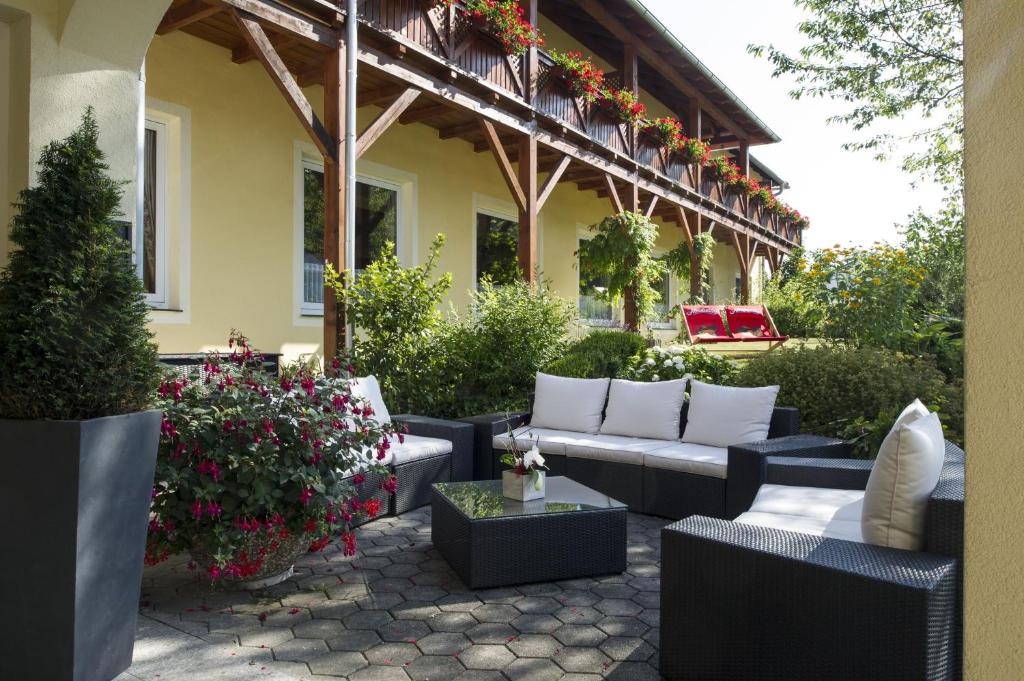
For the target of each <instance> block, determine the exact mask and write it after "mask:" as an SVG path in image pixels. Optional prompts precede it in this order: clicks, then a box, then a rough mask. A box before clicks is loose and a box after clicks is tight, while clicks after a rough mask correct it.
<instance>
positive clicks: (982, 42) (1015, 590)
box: [964, 0, 1024, 681]
mask: <svg viewBox="0 0 1024 681" xmlns="http://www.w3.org/2000/svg"><path fill="white" fill-rule="evenodd" d="M964 10H965V24H964V38H965V49H966V54H965V55H964V64H965V66H966V76H967V78H966V80H967V83H966V174H967V199H966V206H967V315H966V318H967V326H966V329H967V346H966V360H967V364H966V375H967V391H966V405H967V433H966V437H967V508H966V517H967V528H966V529H967V538H966V566H965V569H964V599H965V608H966V614H965V618H966V620H965V625H964V634H965V646H966V655H965V674H966V678H967V679H968V680H969V681H1014V680H1016V679H1020V678H1022V677H1024V577H1022V573H1021V565H1022V557H1024V494H1022V493H1021V490H1022V489H1024V465H1022V459H1021V443H1022V442H1024V408H1022V406H1021V405H1022V402H1021V399H1020V393H1021V385H1022V384H1024V363H1022V362H1020V361H1019V359H1018V358H1016V357H1014V353H1013V352H1012V350H1008V346H1007V342H1008V341H1011V342H1012V340H1011V339H1017V338H1020V337H1021V334H1024V296H1022V295H1021V266H1022V264H1024V239H1022V238H1021V235H1020V230H1019V228H1020V224H1021V217H1020V216H1021V215H1022V212H1024V191H1022V190H1021V188H1020V183H1019V182H1017V180H1016V178H1019V177H1021V175H1022V173H1024V113H1022V112H1024V39H1022V36H1024V3H1021V2H1009V1H1007V0H972V1H971V2H966V3H964ZM1007 178H1012V179H1011V180H1009V181H1008V180H1007Z"/></svg>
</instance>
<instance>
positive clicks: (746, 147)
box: [736, 141, 750, 175]
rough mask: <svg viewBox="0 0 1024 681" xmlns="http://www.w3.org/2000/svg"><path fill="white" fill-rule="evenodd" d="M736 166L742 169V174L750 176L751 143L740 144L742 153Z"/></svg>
mask: <svg viewBox="0 0 1024 681" xmlns="http://www.w3.org/2000/svg"><path fill="white" fill-rule="evenodd" d="M736 165H738V166H739V167H740V172H741V173H743V174H744V175H750V142H747V141H743V142H740V152H739V155H738V156H737V157H736Z"/></svg>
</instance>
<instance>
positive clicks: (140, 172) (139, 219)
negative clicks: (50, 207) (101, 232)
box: [132, 59, 146, 279]
mask: <svg viewBox="0 0 1024 681" xmlns="http://www.w3.org/2000/svg"><path fill="white" fill-rule="evenodd" d="M138 96H139V115H138V120H137V121H136V123H137V129H136V134H135V229H134V237H135V238H134V240H133V241H134V243H133V244H132V246H133V247H134V248H135V269H136V270H138V273H139V279H143V278H144V273H143V269H144V265H143V263H144V259H145V257H146V256H145V250H146V249H145V238H146V237H145V225H144V224H143V223H144V222H145V220H146V200H145V188H146V61H145V59H143V61H142V66H141V67H139V82H138Z"/></svg>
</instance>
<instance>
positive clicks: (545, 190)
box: [537, 154, 572, 213]
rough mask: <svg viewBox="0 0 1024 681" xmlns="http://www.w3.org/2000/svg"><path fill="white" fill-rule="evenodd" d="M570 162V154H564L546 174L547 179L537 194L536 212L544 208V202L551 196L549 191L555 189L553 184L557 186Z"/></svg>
mask: <svg viewBox="0 0 1024 681" xmlns="http://www.w3.org/2000/svg"><path fill="white" fill-rule="evenodd" d="M570 163H572V156H569V154H565V155H564V156H562V158H561V159H560V160H559V161H558V165H556V166H555V167H554V169H553V170H552V171H551V174H550V175H548V179H546V180H544V187H542V188H541V190H540V194H539V195H538V196H537V212H538V213H539V212H540V210H541V209H542V208H544V204H545V203H547V200H548V197H550V196H551V192H553V191H555V186H557V185H558V181H559V180H561V179H562V175H563V174H564V173H565V171H566V169H567V168H568V167H569V164H570Z"/></svg>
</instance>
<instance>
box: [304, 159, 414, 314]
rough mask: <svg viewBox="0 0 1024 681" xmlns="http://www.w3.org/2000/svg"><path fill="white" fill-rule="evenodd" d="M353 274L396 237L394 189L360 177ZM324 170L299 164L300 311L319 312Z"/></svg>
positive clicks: (311, 163)
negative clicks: (300, 231) (300, 196)
mask: <svg viewBox="0 0 1024 681" xmlns="http://www.w3.org/2000/svg"><path fill="white" fill-rule="evenodd" d="M355 217H356V220H355V222H356V248H355V269H356V276H357V277H358V276H359V274H360V273H361V272H362V271H363V270H365V269H366V267H367V266H368V265H370V263H372V262H373V261H374V260H376V259H377V258H378V257H379V256H380V254H381V252H382V251H383V250H384V244H386V243H387V242H389V241H390V242H391V243H397V240H398V188H397V187H395V186H392V185H389V184H386V183H384V182H378V181H375V180H369V179H362V180H360V181H359V182H357V183H356V216H355ZM323 303H324V172H323V167H322V166H320V165H319V164H317V163H314V162H312V161H304V162H303V164H302V311H303V312H304V313H306V314H323Z"/></svg>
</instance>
